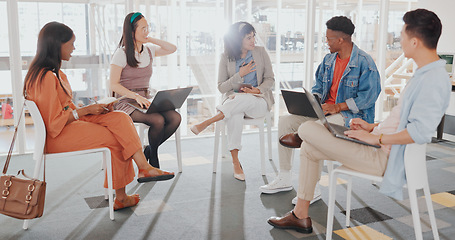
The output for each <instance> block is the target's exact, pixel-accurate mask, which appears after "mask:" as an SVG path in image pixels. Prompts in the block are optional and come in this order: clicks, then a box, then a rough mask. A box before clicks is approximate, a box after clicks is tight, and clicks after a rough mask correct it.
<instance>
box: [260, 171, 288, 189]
mask: <svg viewBox="0 0 455 240" xmlns="http://www.w3.org/2000/svg"><path fill="white" fill-rule="evenodd" d="M291 176H292V175H291V173H290V172H286V173H283V172H280V173H279V174H278V176H277V177H276V178H275V179H274V180H273V181H272V182H271V183H269V184H267V185H264V186H261V187H259V189H261V192H262V193H267V194H273V193H278V192H285V191H291V190H292V185H291Z"/></svg>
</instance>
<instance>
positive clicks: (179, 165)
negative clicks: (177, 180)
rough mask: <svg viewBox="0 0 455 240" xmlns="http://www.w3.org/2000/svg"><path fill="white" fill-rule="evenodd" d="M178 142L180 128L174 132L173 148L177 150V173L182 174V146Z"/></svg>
mask: <svg viewBox="0 0 455 240" xmlns="http://www.w3.org/2000/svg"><path fill="white" fill-rule="evenodd" d="M180 140H181V139H180V127H178V128H177V131H175V147H176V149H177V164H178V167H179V172H182V147H181V146H182V144H181V142H180Z"/></svg>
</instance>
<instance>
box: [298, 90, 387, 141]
mask: <svg viewBox="0 0 455 240" xmlns="http://www.w3.org/2000/svg"><path fill="white" fill-rule="evenodd" d="M303 91H304V92H305V95H306V97H307V98H308V100H309V102H310V103H311V106H312V107H313V110H314V112H315V113H316V115H317V116H318V119H319V120H320V121H321V123H322V124H323V125H324V127H326V128H327V130H329V132H330V133H332V135H333V136H335V137H337V138H340V139H343V140H347V141H351V142H356V143H360V144H363V145H367V146H370V147H375V148H380V147H381V146H379V145H373V144H369V143H367V142H364V141H360V140H358V139H354V138H351V137H348V136H346V135H345V134H344V131H347V130H349V128H347V127H345V126H341V125H337V124H333V123H329V121H327V118H326V117H325V115H324V111H322V107H321V104H320V103H319V102H318V101H317V100H316V98H315V97H314V96H313V94H311V93H310V92H308V91H307V90H306V89H305V88H304V89H303Z"/></svg>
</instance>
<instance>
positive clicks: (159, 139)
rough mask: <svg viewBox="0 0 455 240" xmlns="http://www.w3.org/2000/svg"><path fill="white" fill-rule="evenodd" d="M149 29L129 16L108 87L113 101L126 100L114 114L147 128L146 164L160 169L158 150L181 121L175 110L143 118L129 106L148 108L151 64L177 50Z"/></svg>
mask: <svg viewBox="0 0 455 240" xmlns="http://www.w3.org/2000/svg"><path fill="white" fill-rule="evenodd" d="M148 34H149V26H148V23H147V20H145V17H144V16H143V15H142V14H141V13H139V12H135V13H130V14H128V15H127V16H126V17H125V21H124V23H123V35H122V38H121V39H120V43H119V48H118V49H117V50H116V51H115V53H114V56H113V57H112V62H111V75H110V79H111V82H110V86H111V90H112V91H114V92H115V96H116V97H120V96H126V98H125V99H122V100H120V101H119V102H118V103H117V104H115V105H114V107H115V109H116V110H121V111H124V112H126V113H127V114H128V115H130V116H131V118H132V119H133V121H134V122H140V123H144V124H146V125H148V126H149V127H150V128H149V130H148V139H149V144H150V145H149V146H147V147H146V148H145V150H144V154H145V156H146V157H147V159H148V161H149V163H150V164H151V165H152V166H154V167H156V168H159V167H160V165H159V161H158V147H159V146H160V145H161V144H162V143H163V142H164V141H166V140H167V139H168V138H169V137H170V136H171V135H172V134H174V132H175V131H176V130H177V128H178V127H179V125H180V121H181V117H180V114H179V113H178V112H176V111H175V110H171V111H167V112H159V113H152V114H146V113H143V112H141V111H139V110H137V109H135V108H134V107H132V106H131V105H130V104H135V103H137V104H139V105H140V106H141V107H143V108H148V107H149V106H150V102H149V101H148V100H147V99H148V98H151V96H150V92H149V83H150V77H151V76H152V72H153V69H152V62H153V59H154V58H155V57H159V56H165V55H169V54H171V53H173V52H175V50H177V47H176V46H175V45H174V44H171V43H169V42H166V41H163V40H159V39H156V38H152V37H149V36H148Z"/></svg>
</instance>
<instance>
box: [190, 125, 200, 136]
mask: <svg viewBox="0 0 455 240" xmlns="http://www.w3.org/2000/svg"><path fill="white" fill-rule="evenodd" d="M190 130H191V131H192V132H193V133H194V134H195V135H198V134H199V133H200V132H201V131H199V130H198V129H197V127H196V125H193V126H191V128H190Z"/></svg>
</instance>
